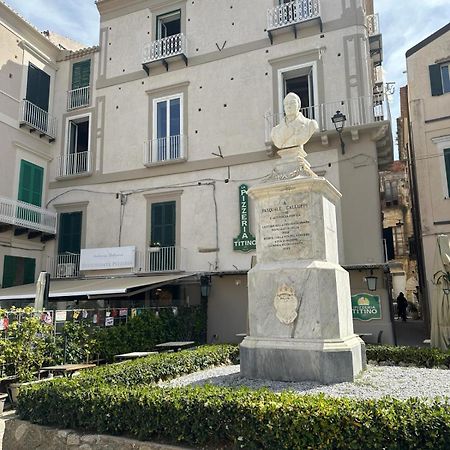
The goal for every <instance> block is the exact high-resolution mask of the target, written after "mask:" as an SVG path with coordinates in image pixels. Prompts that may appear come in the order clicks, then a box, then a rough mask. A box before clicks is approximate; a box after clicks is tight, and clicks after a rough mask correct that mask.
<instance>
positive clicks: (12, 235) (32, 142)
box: [0, 2, 77, 288]
mask: <svg viewBox="0 0 450 450" xmlns="http://www.w3.org/2000/svg"><path fill="white" fill-rule="evenodd" d="M50 37H51V39H50ZM0 42H1V45H0V99H1V100H0V136H1V164H0V275H1V277H0V282H1V286H2V287H3V288H6V287H10V286H16V285H22V284H25V283H34V281H35V278H36V274H37V273H38V272H39V271H40V270H41V269H42V267H43V266H45V262H46V255H45V251H44V250H45V247H46V243H47V242H49V241H51V240H53V239H54V238H55V236H56V231H57V214H56V212H55V211H54V209H53V208H48V207H47V205H46V203H47V199H48V181H49V178H50V176H49V167H50V161H51V160H52V159H53V157H54V149H55V147H56V146H57V145H58V143H57V142H56V140H57V137H58V120H57V118H56V115H57V112H56V107H55V105H56V104H57V101H56V100H55V98H56V97H57V94H56V93H55V86H56V73H57V70H58V63H57V60H58V57H59V55H61V53H63V52H64V48H74V47H76V46H77V44H76V43H75V42H73V41H70V40H69V39H65V38H62V37H61V36H57V35H54V34H51V35H50V33H47V35H43V34H42V33H40V32H39V31H38V30H36V29H35V28H34V27H33V26H32V25H30V24H29V23H28V22H26V21H25V20H24V19H23V18H21V17H20V16H18V15H17V14H16V13H15V12H14V11H12V10H11V9H10V8H9V7H7V6H6V5H5V4H4V3H3V2H0ZM62 42H63V43H64V45H65V46H66V47H62Z"/></svg>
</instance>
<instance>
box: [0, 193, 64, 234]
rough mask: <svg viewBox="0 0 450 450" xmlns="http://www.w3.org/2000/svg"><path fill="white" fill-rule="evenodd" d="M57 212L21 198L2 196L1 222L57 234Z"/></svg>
mask: <svg viewBox="0 0 450 450" xmlns="http://www.w3.org/2000/svg"><path fill="white" fill-rule="evenodd" d="M56 220H57V215H56V213H55V212H52V211H49V210H48V209H45V208H41V207H39V206H34V205H31V204H29V203H25V202H21V201H20V200H11V199H9V198H4V197H0V222H1V223H5V224H9V225H14V226H17V227H20V228H26V229H29V230H34V231H40V232H42V233H48V234H56Z"/></svg>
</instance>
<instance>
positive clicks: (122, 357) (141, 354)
mask: <svg viewBox="0 0 450 450" xmlns="http://www.w3.org/2000/svg"><path fill="white" fill-rule="evenodd" d="M157 353H158V352H131V353H122V354H121V355H115V356H114V359H117V360H119V361H123V360H126V359H136V358H143V357H144V356H148V355H154V354H157Z"/></svg>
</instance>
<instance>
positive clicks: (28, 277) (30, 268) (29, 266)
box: [21, 258, 36, 284]
mask: <svg viewBox="0 0 450 450" xmlns="http://www.w3.org/2000/svg"><path fill="white" fill-rule="evenodd" d="M23 264H24V271H23V280H21V281H23V284H32V283H34V281H35V278H34V274H35V271H36V260H35V259H34V258H23Z"/></svg>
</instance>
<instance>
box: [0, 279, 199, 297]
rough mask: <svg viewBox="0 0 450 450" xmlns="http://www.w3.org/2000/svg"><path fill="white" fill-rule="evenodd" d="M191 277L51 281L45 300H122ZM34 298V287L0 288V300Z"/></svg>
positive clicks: (29, 285) (31, 285) (32, 285)
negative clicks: (81, 298) (117, 297)
mask: <svg viewBox="0 0 450 450" xmlns="http://www.w3.org/2000/svg"><path fill="white" fill-rule="evenodd" d="M190 276H192V274H183V275H180V274H172V275H154V276H146V277H141V276H133V277H115V278H90V279H82V280H80V279H70V280H68V279H55V280H52V281H51V283H50V293H49V298H60V297H87V298H101V297H103V296H106V295H108V296H119V297H126V296H129V295H134V294H137V293H139V292H143V291H146V290H148V289H149V288H156V287H158V286H163V285H165V284H168V283H171V282H175V281H177V280H180V279H181V278H187V277H190ZM35 296H36V286H35V284H26V285H22V286H14V287H10V288H5V289H0V301H1V300H26V299H30V300H31V299H34V298H35Z"/></svg>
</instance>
